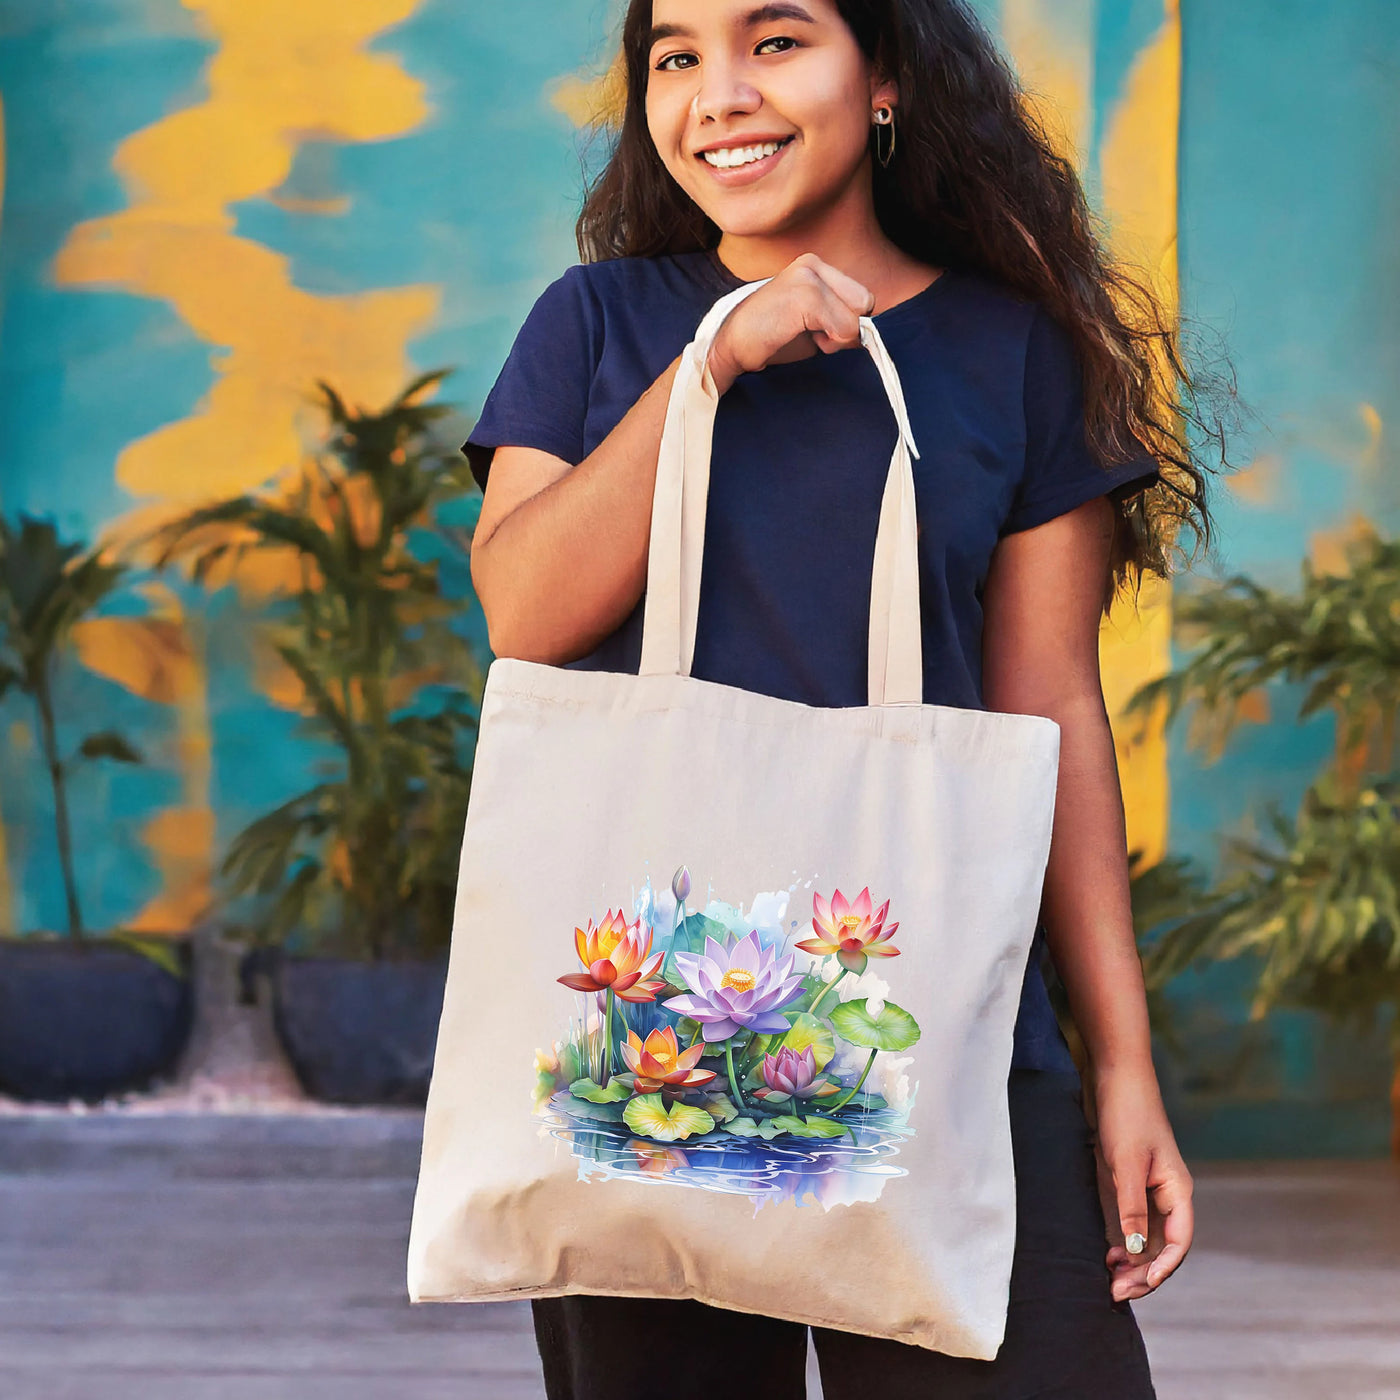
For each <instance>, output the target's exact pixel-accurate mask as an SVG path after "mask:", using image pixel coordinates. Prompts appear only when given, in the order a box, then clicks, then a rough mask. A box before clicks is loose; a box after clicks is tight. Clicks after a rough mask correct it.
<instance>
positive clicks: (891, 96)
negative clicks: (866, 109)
mask: <svg viewBox="0 0 1400 1400" xmlns="http://www.w3.org/2000/svg"><path fill="white" fill-rule="evenodd" d="M877 107H888V108H889V109H890V111H891V112H893V113H894V114H896V115H898V112H899V85H898V84H897V83H896V82H895V80H894V79H893V78H884V77H881V76H880V75H879V74H878V73H877V74H876V75H875V78H874V80H873V81H872V83H871V86H870V110H871V111H872V112H873V111H875V109H876V108H877Z"/></svg>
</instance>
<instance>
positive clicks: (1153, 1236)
mask: <svg viewBox="0 0 1400 1400" xmlns="http://www.w3.org/2000/svg"><path fill="white" fill-rule="evenodd" d="M1129 1173H1131V1175H1129ZM1158 1173H1160V1175H1158ZM1154 1177H1155V1179H1154ZM1134 1182H1140V1183H1141V1185H1140V1186H1135V1185H1133V1184H1130V1183H1134ZM1114 1183H1115V1190H1116V1193H1117V1199H1118V1201H1119V1213H1120V1215H1121V1217H1122V1223H1123V1226H1124V1231H1123V1233H1124V1241H1125V1242H1124V1243H1122V1244H1119V1243H1114V1244H1113V1245H1111V1246H1110V1248H1109V1250H1108V1253H1107V1254H1106V1255H1105V1262H1106V1264H1107V1265H1108V1268H1109V1270H1110V1271H1111V1272H1112V1274H1113V1280H1112V1290H1113V1296H1114V1298H1115V1299H1117V1300H1119V1301H1120V1302H1121V1301H1123V1300H1124V1299H1129V1300H1131V1299H1135V1298H1142V1297H1145V1296H1146V1295H1147V1294H1148V1293H1151V1292H1152V1291H1153V1289H1155V1288H1157V1287H1158V1286H1159V1285H1160V1284H1161V1283H1162V1282H1163V1281H1164V1280H1165V1279H1167V1278H1169V1277H1170V1276H1171V1275H1172V1274H1173V1273H1175V1272H1176V1270H1177V1268H1178V1267H1179V1266H1180V1264H1181V1262H1182V1260H1183V1259H1185V1258H1186V1254H1187V1251H1188V1250H1189V1249H1190V1248H1191V1239H1192V1235H1193V1233H1194V1230H1195V1213H1194V1210H1193V1207H1192V1203H1191V1177H1190V1174H1189V1173H1188V1172H1187V1170H1186V1166H1185V1163H1183V1162H1182V1161H1181V1160H1180V1159H1179V1158H1176V1159H1173V1158H1171V1157H1169V1156H1168V1157H1167V1158H1166V1161H1165V1164H1164V1165H1163V1166H1161V1167H1160V1168H1158V1166H1157V1163H1156V1160H1155V1159H1152V1160H1151V1161H1149V1163H1148V1164H1146V1165H1145V1166H1144V1167H1143V1169H1142V1170H1141V1172H1140V1173H1139V1171H1138V1170H1137V1168H1135V1167H1134V1168H1124V1167H1121V1166H1120V1167H1118V1168H1116V1169H1115V1170H1114ZM1139 1199H1140V1200H1141V1201H1142V1203H1143V1205H1142V1210H1143V1214H1142V1215H1139V1214H1138V1213H1137V1210H1138V1207H1137V1202H1138V1201H1139ZM1134 1229H1136V1230H1137V1232H1138V1233H1140V1234H1141V1235H1143V1237H1144V1247H1143V1249H1142V1251H1141V1252H1140V1253H1137V1254H1134V1253H1132V1252H1130V1251H1129V1250H1128V1248H1127V1245H1126V1239H1127V1237H1128V1236H1130V1235H1131V1234H1132V1233H1133V1232H1134Z"/></svg>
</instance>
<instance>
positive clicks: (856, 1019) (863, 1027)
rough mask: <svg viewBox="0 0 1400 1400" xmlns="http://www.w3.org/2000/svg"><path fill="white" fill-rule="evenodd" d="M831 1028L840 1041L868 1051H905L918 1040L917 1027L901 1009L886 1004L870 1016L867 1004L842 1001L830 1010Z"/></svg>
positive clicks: (862, 998)
mask: <svg viewBox="0 0 1400 1400" xmlns="http://www.w3.org/2000/svg"><path fill="white" fill-rule="evenodd" d="M831 1024H832V1025H833V1026H834V1027H835V1028H836V1033H837V1035H839V1036H840V1037H841V1038H842V1039H843V1040H849V1041H850V1042H851V1044H852V1045H864V1046H865V1047H866V1048H867V1049H870V1050H907V1049H908V1048H909V1047H910V1046H911V1045H913V1044H914V1042H915V1041H916V1040H918V1038H919V1023H918V1022H917V1021H916V1020H915V1019H914V1018H913V1017H912V1016H911V1015H910V1014H909V1013H908V1012H907V1011H906V1010H905V1009H904V1008H903V1007H902V1006H896V1005H895V1004H894V1002H892V1001H887V1002H886V1003H885V1005H884V1007H883V1008H882V1009H881V1011H880V1014H879V1015H878V1016H872V1015H871V1014H870V1010H869V1001H868V999H867V998H865V997H861V998H860V999H859V1000H857V1001H843V1002H842V1003H841V1004H840V1005H839V1006H835V1007H833V1008H832V1010H831Z"/></svg>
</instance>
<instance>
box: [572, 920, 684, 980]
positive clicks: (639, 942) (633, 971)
mask: <svg viewBox="0 0 1400 1400" xmlns="http://www.w3.org/2000/svg"><path fill="white" fill-rule="evenodd" d="M641 926H642V921H641V920H640V919H637V920H636V921H635V922H634V923H632V924H630V925H629V924H628V923H627V921H626V920H625V919H624V918H623V917H622V910H621V909H617V910H609V911H608V917H607V918H606V919H604V920H603V922H602V923H601V924H599V925H598V927H597V928H594V926H593V920H592V919H590V920H589V921H588V928H587V929H586V930H585V929H581V928H576V929H575V930H574V947H575V948H576V949H577V950H578V956H579V961H580V962H581V963H582V964H583V965H584V967H585V968H587V969H588V970H587V972H571V973H569V974H568V975H567V976H564V977H560V978H558V979H556V980H558V981H560V982H562V983H563V984H564V985H565V986H566V987H572V988H573V989H574V990H575V991H576V992H606V991H608V990H611V991H613V992H614V993H615V994H616V995H617V996H619V997H621V998H622V1000H623V1001H655V1000H656V994H657V992H659V991H660V990H661V989H662V987H664V986H665V985H666V983H665V981H663V980H662V979H661V978H660V977H653V976H652V974H653V973H654V972H655V971H656V969H657V968H658V967H660V966H661V959H662V956H663V955H662V954H661V953H657V954H656V955H655V956H654V957H650V958H648V954H650V953H651V928H650V927H648V928H647V931H646V936H645V937H643V935H642V927H641Z"/></svg>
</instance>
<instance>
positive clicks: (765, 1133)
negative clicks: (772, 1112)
mask: <svg viewBox="0 0 1400 1400" xmlns="http://www.w3.org/2000/svg"><path fill="white" fill-rule="evenodd" d="M724 1131H725V1132H727V1133H733V1134H734V1136H735V1137H745V1138H754V1137H756V1138H763V1139H764V1141H765V1142H771V1141H772V1140H773V1139H774V1138H775V1137H778V1136H780V1135H781V1134H782V1131H783V1130H782V1129H781V1128H780V1127H778V1126H777V1119H775V1118H759V1119H758V1120H756V1121H755V1120H754V1119H752V1118H736V1119H734V1120H733V1122H730V1123H726V1124H725V1125H724Z"/></svg>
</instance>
